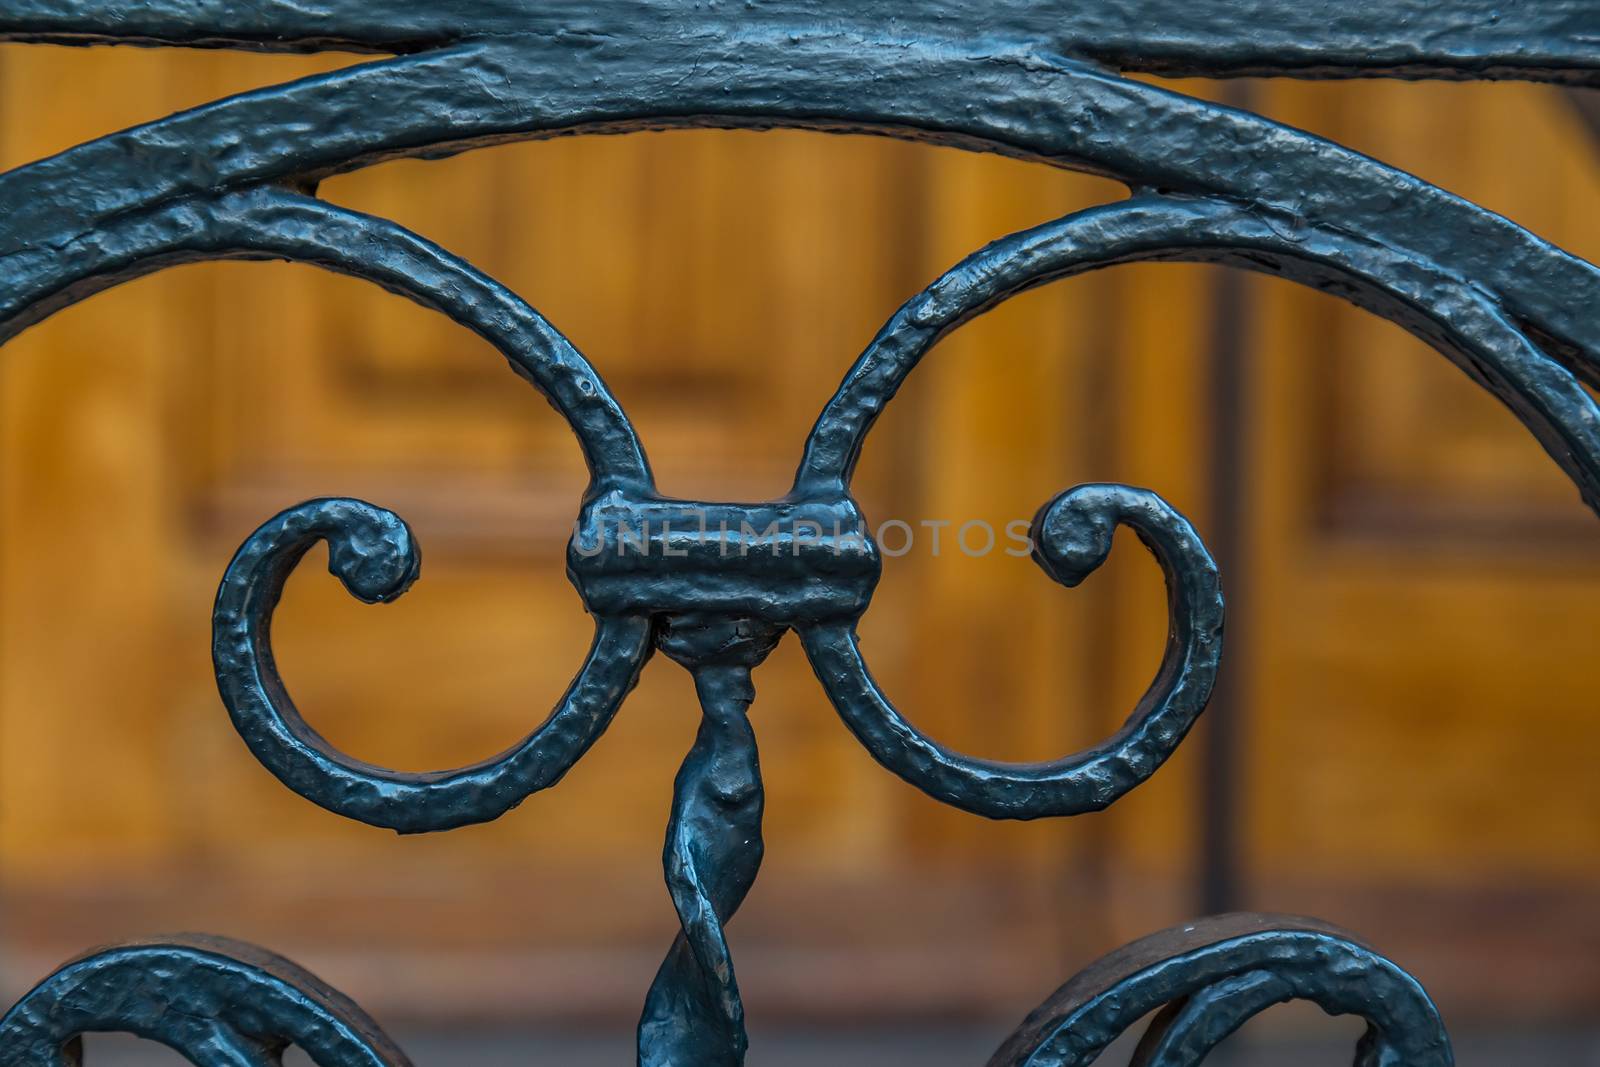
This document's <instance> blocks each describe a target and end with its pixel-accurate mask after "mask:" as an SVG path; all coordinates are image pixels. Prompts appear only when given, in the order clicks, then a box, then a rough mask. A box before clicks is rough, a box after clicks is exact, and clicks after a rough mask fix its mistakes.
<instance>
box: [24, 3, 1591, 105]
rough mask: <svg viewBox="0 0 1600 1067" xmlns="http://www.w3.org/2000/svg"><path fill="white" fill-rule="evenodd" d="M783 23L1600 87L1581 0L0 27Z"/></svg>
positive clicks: (335, 17) (501, 8) (1069, 49)
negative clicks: (1596, 85)
mask: <svg viewBox="0 0 1600 1067" xmlns="http://www.w3.org/2000/svg"><path fill="white" fill-rule="evenodd" d="M785 24H793V25H795V26H796V27H803V28H805V29H806V30H808V31H812V32H814V31H815V30H817V29H818V28H819V27H828V28H830V29H831V30H832V31H833V32H836V33H839V34H841V35H856V36H861V37H863V38H869V39H880V40H881V39H885V38H895V37H906V38H911V37H916V38H924V39H929V38H950V39H959V40H962V41H972V40H993V41H995V42H997V43H1002V42H1009V43H1011V44H1016V43H1019V42H1020V43H1027V44H1031V45H1034V46H1036V47H1039V48H1043V49H1046V50H1049V51H1051V52H1054V53H1057V54H1060V55H1066V56H1077V57H1080V58H1085V59H1092V60H1095V61H1097V62H1100V63H1104V64H1107V65H1110V66H1114V67H1118V68H1121V69H1124V70H1138V71H1149V72H1156V73H1165V74H1189V75H1213V76H1232V75H1243V74H1278V75H1291V76H1303V77H1318V78H1326V77H1366V76H1378V75H1402V76H1408V77H1436V78H1526V79H1532V80H1540V81H1561V82H1569V83H1574V84H1595V83H1596V77H1595V73H1596V69H1597V67H1600V5H1597V4H1595V3H1593V2H1592V0H1540V2H1538V3H1515V2H1507V0H1343V2H1335V0H1120V2H1117V3H1107V2H1105V0H1043V2H1040V0H991V2H988V3H981V4H974V3H970V2H968V0H922V2H920V3H916V4H912V5H905V4H898V3H894V4H891V3H887V2H883V0H878V2H872V0H783V2H782V3H778V2H774V0H766V2H754V0H752V2H749V3H743V4H738V5H734V4H729V5H725V6H724V7H722V8H718V7H717V6H716V5H702V4H693V3H687V2H683V0H454V2H445V0H433V2H431V3H424V2H417V0H265V2H260V3H251V4H239V3H237V2H234V0H76V2H75V3H71V4H64V3H62V2H61V0H6V2H5V3H4V4H3V5H0V39H11V40H48V41H55V42H63V43H91V42H108V43H116V42H121V43H137V44H181V45H193V46H204V47H236V48H252V49H262V50H273V51H316V50H322V49H340V50H353V51H379V52H412V51H419V50H422V49H426V48H432V47H438V46H441V45H444V44H448V43H452V42H459V41H467V40H473V39H481V38H488V37H499V38H504V37H513V36H519V35H525V36H538V37H547V38H548V37H558V38H563V39H565V40H568V41H570V43H571V45H572V47H574V48H582V47H583V44H584V42H585V40H613V41H615V40H619V39H620V40H628V39H636V40H639V41H641V42H643V41H648V40H660V39H662V38H664V37H672V36H678V37H682V38H685V39H688V38H690V37H692V36H693V35H694V34H696V33H697V32H701V31H706V32H727V31H730V30H732V31H735V32H737V31H739V30H741V29H751V30H757V31H761V32H768V31H770V30H772V29H774V28H781V27H782V26H783V25H785Z"/></svg>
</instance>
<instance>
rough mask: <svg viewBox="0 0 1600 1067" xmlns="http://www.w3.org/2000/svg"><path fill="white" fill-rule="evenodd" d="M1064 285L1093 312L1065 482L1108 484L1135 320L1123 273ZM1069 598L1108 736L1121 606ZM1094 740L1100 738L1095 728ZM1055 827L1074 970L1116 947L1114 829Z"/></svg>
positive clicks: (1089, 699) (1102, 597) (1091, 590)
mask: <svg viewBox="0 0 1600 1067" xmlns="http://www.w3.org/2000/svg"><path fill="white" fill-rule="evenodd" d="M1072 284H1074V285H1079V286H1083V287H1085V288H1086V289H1088V291H1089V293H1090V294H1092V300H1093V302H1094V307H1095V311H1094V313H1093V314H1091V315H1088V316H1087V317H1085V318H1082V319H1078V318H1075V319H1074V320H1073V323H1072V326H1073V328H1074V329H1076V330H1081V331H1084V334H1085V336H1084V346H1085V347H1084V353H1083V356H1084V358H1083V377H1082V379H1081V385H1080V387H1079V388H1078V389H1076V390H1075V391H1074V393H1073V394H1069V395H1068V396H1065V397H1063V398H1062V410H1063V411H1067V412H1071V413H1072V415H1073V418H1074V421H1075V422H1076V424H1077V426H1078V427H1079V429H1078V432H1077V433H1076V434H1075V435H1074V438H1073V439H1072V440H1070V441H1068V443H1067V444H1068V449H1069V453H1068V457H1067V459H1068V463H1069V464H1070V465H1071V466H1070V467H1069V469H1072V468H1078V467H1079V464H1081V468H1079V469H1081V470H1082V471H1083V474H1084V477H1082V478H1074V479H1073V481H1112V480H1115V478H1116V476H1117V471H1118V467H1117V464H1118V462H1119V460H1120V459H1121V454H1122V451H1123V449H1122V448H1121V441H1122V434H1123V433H1124V432H1125V427H1124V425H1123V422H1124V420H1123V417H1122V413H1123V407H1124V405H1125V404H1126V403H1127V400H1126V398H1125V397H1124V396H1123V394H1122V389H1123V383H1122V367H1123V360H1124V358H1125V355H1126V353H1125V351H1124V348H1125V345H1126V338H1125V336H1124V333H1125V331H1124V329H1123V325H1122V324H1123V321H1124V320H1123V316H1124V315H1128V314H1135V313H1137V308H1136V307H1135V306H1133V305H1134V301H1131V300H1129V298H1128V288H1127V274H1126V272H1125V271H1116V270H1110V271H1096V272H1094V273H1092V274H1090V275H1088V276H1087V277H1083V278H1079V279H1076V280H1075V281H1074V282H1073V283H1072ZM1075 595H1077V596H1080V597H1087V598H1089V602H1088V603H1087V604H1086V605H1084V607H1083V610H1084V611H1086V612H1087V613H1088V616H1089V618H1091V619H1093V620H1095V625H1093V626H1090V627H1089V628H1088V632H1087V634H1086V635H1085V640H1086V641H1087V643H1088V647H1087V648H1086V649H1085V650H1084V657H1083V660H1082V662H1083V663H1084V665H1085V667H1086V669H1085V671H1084V684H1083V688H1082V690H1081V692H1082V693H1083V697H1084V705H1085V707H1086V709H1087V710H1088V711H1089V713H1090V714H1091V715H1094V716H1096V717H1097V718H1096V719H1095V723H1096V726H1097V728H1099V729H1103V731H1104V734H1105V735H1109V734H1110V733H1112V732H1114V731H1115V730H1116V729H1117V727H1118V726H1120V725H1121V719H1122V718H1123V713H1122V712H1121V711H1120V709H1119V708H1118V706H1117V695H1118V694H1117V687H1116V663H1117V653H1118V651H1119V649H1120V641H1121V638H1120V635H1121V633H1122V626H1121V621H1122V620H1121V615H1122V603H1123V600H1122V597H1121V596H1120V595H1119V594H1118V590H1117V588H1116V586H1115V585H1113V584H1112V583H1111V582H1106V581H1102V582H1090V583H1087V586H1086V587H1085V588H1083V589H1080V590H1078V591H1077V592H1076V594H1075ZM1102 720H1103V721H1102ZM1096 736H1101V734H1100V733H1099V732H1098V729H1097V733H1096ZM1063 821H1064V822H1066V823H1069V824H1072V826H1071V831H1070V832H1072V833H1075V834H1077V835H1078V837H1077V840H1079V841H1081V842H1082V843H1083V844H1082V852H1081V853H1080V854H1079V855H1077V856H1076V857H1075V862H1073V863H1072V864H1069V865H1064V867H1063V870H1062V872H1061V876H1060V878H1059V886H1060V892H1061V899H1062V900H1064V901H1072V902H1073V907H1074V908H1075V909H1079V910H1078V911H1077V914H1076V915H1075V916H1073V918H1072V920H1071V921H1070V922H1068V923H1065V924H1064V925H1063V933H1062V948H1063V950H1064V951H1065V953H1066V958H1065V960H1064V961H1063V963H1064V965H1065V966H1067V967H1068V968H1070V970H1072V971H1075V970H1077V969H1078V968H1079V967H1082V966H1083V963H1084V961H1085V960H1088V959H1094V958H1095V957H1097V956H1099V955H1101V954H1102V953H1105V952H1108V951H1110V950H1111V949H1112V948H1114V947H1115V945H1116V942H1117V941H1118V940H1119V939H1118V938H1116V937H1115V936H1114V931H1115V929H1116V927H1115V919H1116V915H1115V910H1114V909H1113V907H1112V905H1111V901H1112V900H1113V895H1114V894H1115V893H1116V885H1115V878H1114V873H1115V872H1114V864H1115V859H1116V854H1115V848H1116V832H1117V831H1116V824H1115V823H1114V822H1113V821H1111V820H1110V819H1105V818H1100V819H1081V820H1080V819H1068V820H1063Z"/></svg>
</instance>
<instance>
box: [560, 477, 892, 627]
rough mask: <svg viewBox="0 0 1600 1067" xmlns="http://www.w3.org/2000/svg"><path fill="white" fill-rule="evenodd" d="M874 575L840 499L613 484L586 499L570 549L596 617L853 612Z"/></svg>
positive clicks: (863, 539)
mask: <svg viewBox="0 0 1600 1067" xmlns="http://www.w3.org/2000/svg"><path fill="white" fill-rule="evenodd" d="M881 570H882V560H881V559H880V557H879V554H878V549H877V546H876V545H875V544H873V542H872V540H871V539H870V537H869V536H868V534H867V528H866V521H865V520H864V519H863V518H862V515H861V511H860V509H859V508H857V507H856V505H855V504H854V502H852V501H851V500H849V499H848V498H844V497H838V498H831V497H830V498H823V499H803V500H779V501H773V502H770V503H764V504H715V503H701V502H697V501H690V500H667V499H662V498H648V499H633V498H630V497H628V496H626V495H624V494H623V493H622V492H621V491H616V492H611V493H607V494H605V495H603V496H601V497H599V498H598V499H596V500H592V501H590V502H589V503H588V504H586V505H585V507H584V509H583V513H582V515H581V516H580V517H579V519H578V523H577V525H576V527H575V529H574V531H573V537H572V541H571V543H570V544H569V545H568V546H567V572H568V574H569V575H570V576H571V578H572V581H573V584H574V585H576V586H577V587H578V590H579V592H580V593H582V594H583V599H584V602H585V603H586V604H587V605H588V606H589V609H590V610H591V611H593V612H595V613H596V614H599V615H637V614H642V613H673V614H680V613H682V614H721V615H734V616H753V617H758V618H761V619H764V620H766V621H768V622H770V623H777V624H780V625H787V624H791V623H795V622H802V621H815V620H818V619H841V618H842V619H854V618H856V617H857V616H859V615H860V614H861V613H862V612H863V611H865V610H866V607H867V602H868V601H869V600H870V599H871V597H872V590H873V588H874V587H875V586H876V585H877V582H878V576H879V573H880V572H881Z"/></svg>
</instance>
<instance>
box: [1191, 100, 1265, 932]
mask: <svg viewBox="0 0 1600 1067" xmlns="http://www.w3.org/2000/svg"><path fill="white" fill-rule="evenodd" d="M1255 95H1256V94H1255V92H1254V89H1253V87H1252V85H1251V84H1250V83H1248V82H1225V83H1223V89H1222V92H1221V94H1220V97H1219V99H1220V101H1221V102H1222V103H1224V104H1227V105H1228V106H1230V107H1237V108H1244V109H1249V108H1250V107H1251V105H1252V103H1253V102H1254V97H1255ZM1214 274H1215V276H1216V277H1215V281H1214V283H1213V286H1214V287H1213V289H1212V294H1211V316H1212V317H1211V330H1210V337H1209V339H1208V343H1207V348H1208V352H1207V356H1206V362H1207V364H1208V369H1209V371H1210V390H1209V392H1208V393H1207V400H1208V403H1209V409H1210V410H1209V414H1210V427H1211V442H1210V444H1211V449H1210V452H1211V470H1210V482H1211V488H1210V501H1209V503H1210V508H1209V509H1208V510H1209V512H1210V514H1209V519H1208V523H1207V525H1208V527H1209V528H1208V529H1206V530H1202V531H1201V535H1202V537H1204V538H1205V540H1206V543H1207V544H1208V545H1209V546H1210V548H1211V551H1212V554H1213V555H1214V556H1215V557H1216V559H1217V563H1218V565H1219V566H1220V567H1221V568H1222V581H1223V591H1224V594H1225V595H1226V596H1227V598H1228V606H1229V609H1230V610H1229V612H1228V620H1227V631H1226V639H1225V641H1224V645H1223V647H1224V655H1223V659H1222V668H1221V670H1220V671H1219V672H1218V675H1217V687H1216V692H1215V694H1214V695H1213V696H1212V698H1211V704H1210V706H1209V707H1208V708H1207V710H1206V713H1205V715H1204V717H1203V718H1202V720H1201V722H1202V723H1203V729H1202V730H1201V731H1200V740H1201V741H1202V743H1203V748H1202V749H1201V761H1202V762H1201V771H1200V794H1201V795H1200V820H1201V826H1200V844H1201V856H1200V878H1199V881H1200V884H1199V887H1198V889H1199V897H1200V910H1201V912H1202V913H1203V914H1207V915H1214V914H1216V913H1218V912H1224V911H1234V910H1237V909H1238V908H1240V907H1241V906H1242V903H1243V897H1244V889H1243V884H1242V883H1243V877H1242V871H1241V857H1240V844H1239V842H1240V829H1241V828H1240V824H1239V820H1240V814H1241V812H1242V811H1243V810H1244V808H1245V805H1244V803H1243V802H1242V797H1241V795H1240V794H1241V789H1240V773H1239V772H1240V764H1241V760H1240V748H1241V739H1242V734H1243V719H1244V711H1245V709H1244V707H1243V697H1242V695H1241V687H1240V686H1239V684H1238V682H1239V680H1240V679H1241V678H1243V677H1244V675H1245V672H1246V668H1247V667H1248V663H1247V657H1248V652H1249V648H1248V644H1247V642H1246V641H1245V640H1242V639H1241V638H1242V634H1243V629H1244V628H1243V626H1242V625H1241V615H1242V614H1243V612H1242V611H1241V610H1240V609H1241V608H1243V607H1244V606H1245V605H1246V604H1247V603H1248V590H1247V583H1248V575H1249V564H1248V562H1247V560H1248V551H1249V546H1248V545H1247V544H1246V540H1247V538H1248V530H1247V524H1248V520H1249V513H1250V505H1251V500H1250V498H1249V486H1250V472H1249V462H1250V456H1249V444H1250V442H1249V424H1250V390H1251V373H1250V370H1251V367H1250V358H1249V350H1248V349H1249V342H1250V338H1249V318H1250V312H1251V308H1250V299H1249V292H1248V291H1247V288H1246V281H1247V280H1246V278H1245V277H1244V275H1243V273H1242V272H1240V271H1238V270H1235V269H1231V268H1221V269H1217V270H1215V271H1214Z"/></svg>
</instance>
